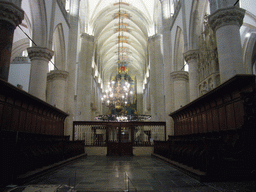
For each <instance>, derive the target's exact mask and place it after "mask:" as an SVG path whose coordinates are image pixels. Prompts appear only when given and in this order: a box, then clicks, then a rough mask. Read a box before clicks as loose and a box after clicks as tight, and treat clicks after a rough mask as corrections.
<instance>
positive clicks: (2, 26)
mask: <svg viewBox="0 0 256 192" xmlns="http://www.w3.org/2000/svg"><path fill="white" fill-rule="evenodd" d="M20 7H21V0H16V3H13V2H12V1H7V0H6V1H1V2H0V78H1V79H3V80H5V81H7V80H8V75H9V67H10V59H11V53H12V42H13V34H14V29H15V28H16V27H17V26H18V25H19V24H20V23H21V22H22V20H23V18H24V12H23V10H22V9H21V8H20Z"/></svg>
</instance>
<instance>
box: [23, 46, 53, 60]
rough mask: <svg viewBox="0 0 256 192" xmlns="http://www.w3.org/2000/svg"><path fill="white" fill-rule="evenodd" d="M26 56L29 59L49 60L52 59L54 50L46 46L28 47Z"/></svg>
mask: <svg viewBox="0 0 256 192" xmlns="http://www.w3.org/2000/svg"><path fill="white" fill-rule="evenodd" d="M27 50H28V56H29V58H30V60H35V59H36V60H45V61H47V62H49V61H50V60H51V59H52V56H53V54H54V51H52V50H50V49H48V48H46V47H29V48H28V49H27Z"/></svg>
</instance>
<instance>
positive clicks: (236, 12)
mask: <svg viewBox="0 0 256 192" xmlns="http://www.w3.org/2000/svg"><path fill="white" fill-rule="evenodd" d="M244 14H245V10H243V9H241V8H237V7H228V8H223V9H219V10H217V11H215V12H214V13H213V14H211V15H210V16H209V24H210V26H211V27H212V29H213V30H214V32H215V33H216V41H217V48H218V57H219V69H220V79H221V83H223V82H225V81H227V80H228V79H230V78H231V77H233V76H235V75H236V74H244V73H245V69H244V67H243V56H242V46H241V37H240V32H239V28H240V26H241V25H242V24H243V18H244Z"/></svg>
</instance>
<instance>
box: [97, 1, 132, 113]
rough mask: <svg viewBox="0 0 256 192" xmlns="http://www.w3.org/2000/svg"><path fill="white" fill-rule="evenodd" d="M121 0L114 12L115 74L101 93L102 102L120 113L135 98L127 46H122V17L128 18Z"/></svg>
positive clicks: (125, 40)
mask: <svg viewBox="0 0 256 192" xmlns="http://www.w3.org/2000/svg"><path fill="white" fill-rule="evenodd" d="M121 3H122V2H121V0H119V10H118V13H117V14H115V16H114V18H115V19H116V18H118V20H119V22H118V28H117V29H116V32H118V36H117V44H118V51H117V54H118V60H117V74H116V76H115V77H112V79H111V80H110V82H108V86H107V88H106V90H105V92H104V94H103V97H102V102H103V104H104V105H105V106H107V107H109V108H110V109H114V110H115V111H116V112H117V113H120V112H121V111H122V110H123V109H124V108H126V107H128V106H130V105H131V104H134V100H135V98H136V97H135V91H134V89H135V81H134V80H133V79H132V78H131V77H130V75H129V74H128V67H127V65H128V63H129V58H128V53H129V52H128V47H124V46H123V44H124V43H128V37H127V36H125V35H124V32H128V31H129V30H128V28H127V26H128V24H126V23H124V22H123V19H124V18H129V14H127V13H125V12H121Z"/></svg>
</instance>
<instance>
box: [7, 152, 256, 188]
mask: <svg viewBox="0 0 256 192" xmlns="http://www.w3.org/2000/svg"><path fill="white" fill-rule="evenodd" d="M128 185H129V186H128ZM128 187H129V191H143V192H151V191H152V192H153V191H154V192H165V191H166V192H167V191H168V192H169V191H170V192H171V191H175V192H176V191H179V192H183V191H202V192H203V191H204V192H207V191H212V192H215V191H221V192H222V191H228V192H229V191H234V192H236V191H243V192H245V191H255V189H256V185H255V182H254V181H250V182H249V181H248V182H246V181H245V182H215V183H200V182H199V181H197V180H196V179H194V178H191V177H189V176H188V175H186V174H184V173H183V172H181V171H179V170H177V169H175V168H173V167H172V166H170V165H169V164H167V163H166V162H164V161H162V160H160V159H156V158H154V157H136V156H134V157H130V156H126V157H125V156H124V157H105V156H87V157H83V158H80V159H78V160H76V161H73V162H72V163H70V164H68V165H65V166H63V167H60V168H58V169H55V170H54V171H52V172H50V173H47V174H45V175H43V176H41V177H39V178H36V179H34V180H32V181H30V182H29V183H27V184H26V185H24V186H19V187H17V188H16V190H15V189H14V188H13V189H12V190H9V191H12V192H19V191H24V192H35V191H37V192H39V191H40V192H51V191H52V192H54V191H59V192H67V191H74V192H89V191H98V192H99V191H113V192H114V191H120V192H121V191H128ZM18 188H19V189H20V190H18ZM21 189H22V190H21Z"/></svg>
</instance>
